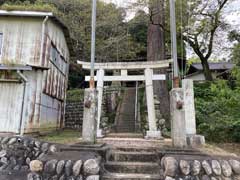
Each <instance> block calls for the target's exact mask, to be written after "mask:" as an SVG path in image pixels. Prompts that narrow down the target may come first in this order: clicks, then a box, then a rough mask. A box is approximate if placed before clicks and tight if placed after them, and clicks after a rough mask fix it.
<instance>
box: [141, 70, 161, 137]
mask: <svg viewBox="0 0 240 180" xmlns="http://www.w3.org/2000/svg"><path fill="white" fill-rule="evenodd" d="M145 78H146V79H145V81H146V82H145V83H146V97H147V109H148V124H149V131H147V135H146V138H161V132H160V131H158V129H157V123H156V114H155V107H154V94H153V70H152V69H145Z"/></svg>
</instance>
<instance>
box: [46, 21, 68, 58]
mask: <svg viewBox="0 0 240 180" xmlns="http://www.w3.org/2000/svg"><path fill="white" fill-rule="evenodd" d="M47 27H48V28H47V29H48V32H47V33H48V37H49V39H51V41H52V43H53V44H54V45H55V46H56V48H57V50H58V51H59V52H60V54H61V56H63V57H64V60H65V61H66V62H69V56H70V55H69V49H68V46H67V42H66V38H65V36H64V32H63V30H62V29H61V28H60V27H59V26H58V25H56V24H55V23H54V22H53V21H48V23H47Z"/></svg>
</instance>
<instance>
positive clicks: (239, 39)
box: [228, 30, 240, 66]
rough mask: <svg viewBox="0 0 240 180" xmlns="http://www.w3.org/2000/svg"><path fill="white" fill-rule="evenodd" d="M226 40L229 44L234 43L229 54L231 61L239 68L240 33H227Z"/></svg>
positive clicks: (234, 31)
mask: <svg viewBox="0 0 240 180" xmlns="http://www.w3.org/2000/svg"><path fill="white" fill-rule="evenodd" d="M228 39H229V40H230V41H231V42H235V43H234V45H233V48H232V52H231V60H232V62H234V63H236V65H237V66H240V32H237V31H236V30H233V31H231V32H230V33H229V35H228Z"/></svg>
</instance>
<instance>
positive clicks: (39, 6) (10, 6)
mask: <svg viewBox="0 0 240 180" xmlns="http://www.w3.org/2000/svg"><path fill="white" fill-rule="evenodd" d="M34 2H35V4H33V1H32V2H31V1H23V2H21V1H16V2H13V1H9V2H8V3H5V4H3V5H2V6H1V9H2V10H6V11H14V10H18V11H41V12H57V10H56V8H55V7H54V6H51V5H50V4H46V3H43V2H41V1H34Z"/></svg>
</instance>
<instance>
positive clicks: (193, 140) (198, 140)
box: [187, 135, 205, 148]
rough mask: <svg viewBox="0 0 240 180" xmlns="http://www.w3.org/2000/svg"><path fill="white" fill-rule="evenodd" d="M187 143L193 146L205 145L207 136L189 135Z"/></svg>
mask: <svg viewBox="0 0 240 180" xmlns="http://www.w3.org/2000/svg"><path fill="white" fill-rule="evenodd" d="M187 144H188V146H190V147H192V148H198V147H201V146H204V145H205V137H204V136H202V135H187Z"/></svg>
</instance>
